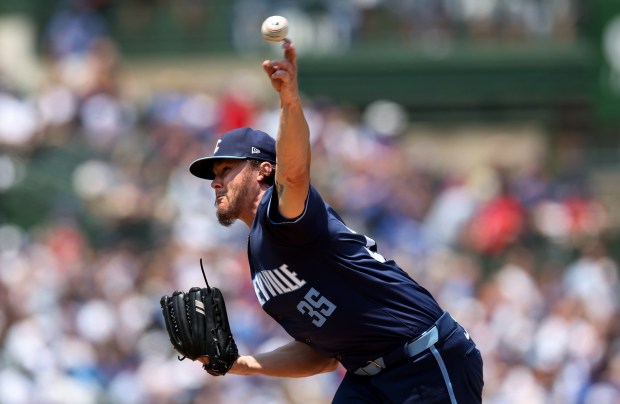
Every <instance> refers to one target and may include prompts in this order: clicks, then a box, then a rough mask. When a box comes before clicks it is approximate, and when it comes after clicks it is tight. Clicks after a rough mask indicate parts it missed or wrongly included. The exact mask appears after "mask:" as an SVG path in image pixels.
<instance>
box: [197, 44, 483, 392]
mask: <svg viewBox="0 0 620 404" xmlns="http://www.w3.org/2000/svg"><path fill="white" fill-rule="evenodd" d="M283 49H284V57H283V58H282V59H280V60H271V61H265V62H263V69H264V70H265V72H266V73H267V75H268V76H269V78H270V80H271V84H272V86H273V87H274V89H275V90H276V91H277V92H278V93H279V97H280V108H281V110H280V126H279V130H278V134H277V138H276V140H274V139H273V138H272V137H271V136H269V135H267V134H266V133H264V132H261V131H258V130H253V129H251V128H240V129H235V130H232V131H230V132H227V133H224V134H223V135H222V137H221V138H220V140H218V142H217V145H216V147H215V151H214V153H213V155H212V156H209V157H203V158H200V159H198V160H196V161H194V162H193V163H192V164H191V166H190V172H191V173H192V174H193V175H195V176H197V177H200V178H204V179H207V180H211V181H212V182H211V187H212V188H213V189H214V190H215V196H216V201H215V205H216V209H217V217H218V220H219V222H220V223H221V224H222V225H224V226H229V225H230V224H232V223H233V222H234V221H235V220H237V219H239V220H241V221H243V222H244V223H245V224H246V225H247V226H248V227H249V229H250V233H249V239H248V259H249V263H250V270H251V275H252V284H253V286H254V290H255V292H256V296H257V298H258V301H259V302H260V304H261V306H262V308H263V309H264V310H265V311H266V312H267V313H268V314H269V315H270V316H271V317H273V318H274V319H275V320H276V321H277V322H278V323H279V324H280V325H281V326H282V327H283V328H284V329H285V330H286V331H287V332H288V333H289V334H290V335H291V336H292V337H293V341H292V342H290V343H288V344H286V345H284V346H282V347H280V348H278V349H275V350H274V351H271V352H266V353H259V354H255V355H241V356H239V357H238V358H237V359H236V360H235V361H234V363H233V364H232V367H231V368H230V373H233V374H239V375H268V376H278V377H301V376H310V375H314V374H318V373H322V372H329V371H332V370H334V369H336V367H337V366H338V364H339V363H340V364H342V366H344V368H346V370H347V372H346V375H345V376H344V379H343V381H342V383H341V384H340V386H339V387H338V390H337V392H336V394H335V397H334V399H333V402H334V403H360V402H369V403H386V402H390V403H405V402H412V403H413V402H415V403H480V402H481V394H482V387H483V377H482V358H481V355H480V352H479V350H478V349H477V348H476V345H475V344H474V342H473V341H472V340H471V338H470V337H469V335H468V334H467V332H466V331H465V330H464V329H463V328H462V327H461V326H460V325H459V324H458V323H457V322H456V321H455V320H454V319H453V318H452V317H451V316H450V314H448V313H447V312H444V311H443V310H442V309H441V307H440V306H439V305H438V304H437V302H436V301H435V299H434V298H433V297H432V296H431V294H430V293H429V292H428V291H427V290H426V289H424V288H423V287H422V286H420V285H419V284H418V283H417V282H416V281H414V280H413V279H412V278H411V277H409V276H408V275H407V274H406V273H405V271H403V270H402V269H401V268H400V267H399V266H398V265H397V264H396V262H394V261H392V260H390V259H387V258H385V257H383V256H382V255H381V254H380V253H379V252H378V251H377V245H376V244H375V242H374V241H373V240H372V239H371V238H369V237H367V236H365V235H363V234H359V233H356V232H355V231H354V230H353V229H350V228H348V227H347V225H346V224H345V223H344V222H343V220H342V219H341V218H340V216H339V215H338V214H337V213H336V212H335V211H334V210H333V209H332V208H331V207H330V206H329V205H328V204H327V203H326V202H325V201H323V199H322V198H321V195H320V194H319V192H318V191H317V190H316V189H315V188H314V187H313V186H312V185H311V181H310V161H311V151H310V143H309V129H308V125H307V122H306V119H305V116H304V112H303V110H302V103H301V100H300V95H299V93H298V86H297V56H296V51H295V48H294V46H293V43H292V42H291V41H289V40H285V41H284V44H283ZM369 164H372V162H369ZM403 186H405V185H403ZM235 357H236V356H235Z"/></svg>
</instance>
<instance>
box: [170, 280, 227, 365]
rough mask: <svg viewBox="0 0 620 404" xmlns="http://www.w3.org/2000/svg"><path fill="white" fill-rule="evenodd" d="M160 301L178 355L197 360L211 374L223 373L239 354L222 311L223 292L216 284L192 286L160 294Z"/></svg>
mask: <svg viewBox="0 0 620 404" xmlns="http://www.w3.org/2000/svg"><path fill="white" fill-rule="evenodd" d="M160 305H161V308H162V313H163V316H164V322H165V324H166V331H167V332H168V336H169V338H170V342H171V343H172V346H173V347H174V349H176V351H177V352H179V354H181V355H182V357H180V358H179V360H183V359H185V358H189V359H191V360H194V361H195V360H200V362H202V363H203V368H204V369H205V370H206V371H207V372H208V373H209V374H212V375H216V376H221V375H225V374H226V373H227V372H228V371H229V370H230V368H231V367H232V365H233V363H234V362H235V360H236V359H237V358H238V357H239V352H238V350H237V344H236V343H235V340H234V338H233V335H232V332H231V330H230V324H229V322H228V315H227V313H226V305H225V303H224V296H223V295H222V293H221V292H220V290H219V289H217V288H211V287H210V288H198V287H194V288H191V289H190V290H189V292H188V293H185V292H181V291H175V292H174V293H173V294H172V296H168V295H165V296H162V298H161V299H160Z"/></svg>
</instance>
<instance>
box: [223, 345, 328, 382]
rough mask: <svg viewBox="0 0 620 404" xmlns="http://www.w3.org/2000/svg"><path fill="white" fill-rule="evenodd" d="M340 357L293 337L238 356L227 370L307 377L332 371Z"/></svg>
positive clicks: (240, 372)
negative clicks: (267, 348)
mask: <svg viewBox="0 0 620 404" xmlns="http://www.w3.org/2000/svg"><path fill="white" fill-rule="evenodd" d="M337 367H338V361H336V360H335V359H333V358H329V357H327V356H324V355H322V354H320V353H319V352H317V351H315V350H314V349H312V348H311V347H309V346H308V345H306V344H304V343H302V342H299V341H292V342H290V343H288V344H286V345H284V346H281V347H280V348H277V349H275V350H273V351H271V352H266V353H261V354H257V355H246V356H240V357H239V358H237V361H236V362H235V364H234V365H233V366H232V368H231V369H230V371H229V372H228V373H231V374H237V375H246V376H249V375H264V376H275V377H306V376H313V375H316V374H319V373H325V372H331V371H334V370H336V368H337Z"/></svg>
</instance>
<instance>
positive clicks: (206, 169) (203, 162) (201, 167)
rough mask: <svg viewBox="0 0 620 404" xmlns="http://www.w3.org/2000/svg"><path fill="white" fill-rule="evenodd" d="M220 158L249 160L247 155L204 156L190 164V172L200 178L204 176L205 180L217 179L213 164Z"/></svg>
mask: <svg viewBox="0 0 620 404" xmlns="http://www.w3.org/2000/svg"><path fill="white" fill-rule="evenodd" d="M218 160H247V157H239V156H212V157H202V158H199V159H198V160H195V161H194V162H193V163H192V164H190V165H189V172H190V173H192V174H193V175H195V176H196V177H198V178H204V179H205V180H213V179H215V174H214V173H213V165H214V164H215V163H216V162H217V161H218Z"/></svg>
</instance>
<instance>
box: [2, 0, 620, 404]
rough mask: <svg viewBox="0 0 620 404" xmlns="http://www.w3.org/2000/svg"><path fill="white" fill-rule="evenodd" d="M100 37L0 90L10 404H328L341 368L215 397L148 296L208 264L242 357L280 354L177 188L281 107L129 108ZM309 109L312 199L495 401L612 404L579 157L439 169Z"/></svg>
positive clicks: (612, 328) (348, 122)
mask: <svg viewBox="0 0 620 404" xmlns="http://www.w3.org/2000/svg"><path fill="white" fill-rule="evenodd" d="M339 3H340V2H333V4H339ZM358 3H360V4H362V3H365V2H358ZM366 3H372V2H366ZM403 3H406V2H403ZM419 3H424V2H419ZM444 3H445V4H448V3H455V4H456V3H463V4H465V3H472V4H473V2H442V3H441V4H444ZM484 3H485V4H491V3H493V4H495V3H497V4H499V3H502V2H491V1H487V2H484ZM519 3H524V4H525V3H532V4H534V3H536V4H539V3H540V4H542V2H525V1H524V2H519ZM564 3H567V2H562V1H557V2H550V3H549V4H554V5H555V4H564ZM329 4H332V3H331V2H330V3H329ZM356 4H357V3H356ZM416 4H417V3H416ZM437 4H439V2H437ZM477 4H478V3H477ZM511 4H516V3H515V2H512V3H511ZM472 7H473V6H472ZM72 21H73V20H72ZM74 22H75V21H74ZM68 27H72V28H73V29H72V30H69V31H70V32H65V30H67V29H68ZM86 28H88V29H86ZM76 32H78V34H75V33H76ZM101 32H103V31H101V30H100V29H99V28H98V26H97V25H92V24H85V25H81V24H76V25H71V24H69V25H67V24H66V23H63V24H59V25H57V26H54V25H52V26H50V34H49V41H50V42H49V43H47V49H48V52H50V53H49V60H48V61H47V63H48V65H47V69H46V78H45V80H44V82H43V84H42V85H41V86H40V88H38V89H36V90H35V91H23V90H22V89H20V88H16V87H15V86H13V85H12V83H11V82H10V80H3V77H2V76H0V306H1V307H2V312H1V313H0V358H1V360H0V402H2V403H8V404H11V403H101V402H110V403H147V402H148V403H193V402H196V403H198V402H213V403H248V404H249V403H261V404H262V403H325V402H329V401H330V399H331V397H332V395H333V393H334V391H335V389H336V387H337V385H338V383H339V381H340V379H341V377H342V375H343V371H342V369H340V370H339V371H337V372H334V373H331V374H325V375H320V376H316V377H312V378H306V379H273V378H266V377H240V376H234V375H227V376H225V377H220V378H214V377H210V376H208V375H207V374H206V373H205V372H204V371H203V370H202V369H201V368H200V366H199V365H198V364H193V363H190V362H189V361H184V362H179V361H178V360H177V356H176V355H175V352H174V351H173V350H172V348H171V344H170V342H169V341H168V337H167V335H166V332H165V330H164V329H163V328H162V326H163V324H162V320H163V319H162V316H161V312H160V307H159V298H160V297H161V296H162V295H163V294H169V293H171V292H172V291H174V290H175V289H183V290H187V289H189V288H190V287H192V286H198V285H202V284H203V282H204V281H203V279H202V274H201V272H200V267H199V259H200V258H202V259H203V261H204V263H205V269H206V273H207V277H208V279H209V282H210V283H211V284H212V285H217V286H218V287H220V288H221V289H222V290H223V292H224V294H225V296H226V298H227V308H228V313H229V316H230V320H231V323H232V327H233V331H234V335H235V338H236V340H237V342H238V344H239V347H240V351H241V352H242V353H251V352H258V351H264V350H269V349H272V348H273V347H276V346H278V345H279V344H281V343H282V342H283V341H287V339H288V338H289V337H288V336H287V335H285V333H284V332H283V331H282V330H281V329H280V328H279V326H277V324H276V323H275V322H274V321H273V320H272V319H271V318H269V317H268V316H267V315H266V314H264V313H263V312H262V310H261V308H260V306H259V304H258V302H257V300H256V297H255V296H254V291H253V289H252V286H251V282H250V279H249V270H248V265H247V261H246V245H245V243H246V234H247V229H246V228H245V226H244V225H243V224H235V225H233V226H232V228H230V229H223V228H221V226H220V225H219V224H218V223H217V221H216V219H215V214H214V208H213V202H214V198H213V191H212V190H211V188H210V186H209V182H207V181H203V180H199V179H197V178H194V177H193V176H191V175H190V174H189V172H188V170H187V167H188V166H189V164H190V163H191V161H193V160H194V159H196V158H198V157H200V156H203V155H206V154H209V153H210V152H211V151H212V147H213V145H214V142H215V140H216V139H217V136H218V134H219V133H221V132H223V131H226V130H229V129H232V128H235V127H240V126H253V127H255V128H258V129H262V130H265V131H267V132H268V133H271V134H275V132H276V129H277V122H278V108H277V104H276V102H275V98H274V99H273V101H274V102H265V100H264V99H257V98H256V97H255V95H254V94H252V93H251V92H243V91H240V90H239V88H235V91H209V90H200V89H176V88H170V89H167V90H158V91H156V92H155V93H154V94H152V95H150V96H149V97H147V98H145V99H141V100H136V99H135V98H131V97H128V96H127V94H126V92H125V91H124V88H123V85H122V84H123V83H122V80H121V79H120V76H119V71H120V70H121V58H120V57H119V53H118V50H117V48H116V46H115V43H114V42H113V41H111V40H109V39H107V38H106V37H105V36H102V34H101ZM73 35H76V37H73ZM78 39H79V40H78ZM259 68H260V67H259V66H257V69H259ZM301 68H303V67H301ZM305 102H306V107H307V117H308V120H309V124H310V127H311V132H312V139H311V141H312V145H313V162H314V163H313V182H314V185H315V186H316V187H317V188H318V189H319V190H320V191H321V193H322V195H323V196H324V198H325V199H326V200H327V201H328V202H329V203H330V204H331V205H333V206H334V207H335V208H336V209H337V210H338V211H339V212H340V213H341V214H342V216H343V217H344V219H345V221H346V222H347V224H348V225H349V227H351V228H353V229H355V230H356V231H358V232H363V233H366V234H368V235H369V236H371V237H373V238H374V239H375V240H377V242H378V245H379V249H380V251H381V252H382V255H384V256H386V257H389V258H393V259H396V261H397V262H399V264H400V265H401V266H402V267H403V269H405V270H406V271H407V272H408V273H410V274H411V276H412V277H413V278H414V279H416V280H418V281H419V282H420V283H421V284H422V285H424V286H426V287H427V288H428V289H429V290H430V291H431V292H432V293H433V294H434V295H435V296H436V297H437V298H438V300H439V302H440V304H441V305H442V306H443V307H444V308H445V309H446V310H448V311H450V312H451V313H452V314H453V316H454V317H455V318H457V319H458V321H459V322H460V323H462V324H463V325H464V326H465V327H466V328H467V329H468V331H469V333H470V334H471V335H472V337H473V338H474V340H475V341H476V342H477V343H478V345H479V348H480V350H481V352H482V354H483V359H484V363H485V368H484V371H485V390H484V402H485V403H498V404H505V403H584V404H585V403H587V404H590V403H596V404H606V403H618V402H620V328H619V323H618V321H617V319H618V315H619V314H620V312H619V307H618V304H619V299H618V296H619V292H620V290H619V288H620V280H619V279H618V261H617V256H613V254H612V252H613V251H612V248H613V246H614V245H615V246H617V245H618V240H617V233H618V227H617V224H616V223H614V222H613V221H612V219H611V216H610V214H609V207H608V206H605V204H604V203H602V201H601V200H600V199H599V198H598V196H597V194H596V192H594V191H595V190H593V189H592V182H591V179H590V177H589V175H588V170H587V167H586V166H584V165H583V164H582V163H583V160H581V159H580V158H579V150H578V149H576V148H573V149H568V150H567V151H565V152H563V153H560V156H559V157H558V158H556V161H555V163H554V164H549V159H550V155H549V154H548V153H541V154H540V155H539V156H537V158H533V159H531V161H530V162H529V163H528V164H522V165H519V166H514V165H506V164H502V163H503V162H502V161H501V160H495V161H482V162H480V163H481V164H480V165H478V166H476V167H475V169H472V170H450V169H447V168H446V167H448V166H449V164H447V162H441V161H437V159H436V158H435V157H434V156H433V155H429V154H428V151H427V150H424V149H419V148H417V147H415V144H414V143H412V142H411V137H410V136H409V134H410V129H411V126H410V122H408V121H407V119H406V115H405V114H404V113H403V111H402V109H400V108H399V106H397V105H393V104H391V103H389V102H378V103H376V104H374V105H371V106H369V108H368V109H366V110H364V111H358V110H355V109H353V108H351V107H348V106H342V105H335V104H333V103H330V102H329V100H320V99H316V100H310V99H308V100H305ZM505 147H508V148H509V147H510V143H507V144H506V145H505Z"/></svg>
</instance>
